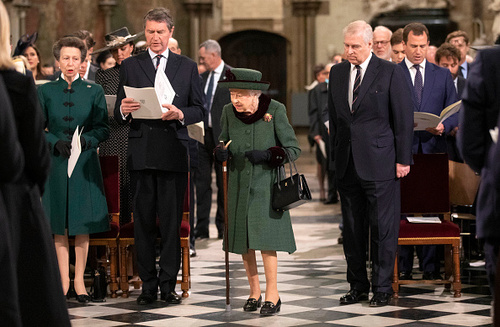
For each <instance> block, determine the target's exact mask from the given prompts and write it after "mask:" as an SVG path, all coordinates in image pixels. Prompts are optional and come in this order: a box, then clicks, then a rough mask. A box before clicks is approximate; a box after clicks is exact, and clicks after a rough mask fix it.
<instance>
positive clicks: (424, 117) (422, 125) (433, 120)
mask: <svg viewBox="0 0 500 327" xmlns="http://www.w3.org/2000/svg"><path fill="white" fill-rule="evenodd" d="M461 104H462V100H459V101H457V102H455V103H452V104H450V105H449V106H448V107H446V108H444V109H443V111H441V114H440V115H439V116H437V115H434V114H431V113H430V112H420V111H419V112H414V113H413V122H414V123H415V124H416V126H415V128H414V130H415V131H425V129H426V128H436V127H437V126H438V125H439V124H441V123H442V122H444V121H445V120H446V119H448V118H449V117H450V116H451V115H453V114H454V113H456V112H458V111H459V110H460V106H461Z"/></svg>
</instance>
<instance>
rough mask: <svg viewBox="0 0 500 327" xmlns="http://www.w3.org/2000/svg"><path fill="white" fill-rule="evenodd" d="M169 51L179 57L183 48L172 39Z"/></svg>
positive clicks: (169, 43)
mask: <svg viewBox="0 0 500 327" xmlns="http://www.w3.org/2000/svg"><path fill="white" fill-rule="evenodd" d="M168 49H169V50H170V51H172V52H173V53H177V54H178V55H180V54H181V52H182V50H181V48H180V47H179V42H178V41H177V40H176V39H174V38H173V37H171V38H170V40H169V41H168Z"/></svg>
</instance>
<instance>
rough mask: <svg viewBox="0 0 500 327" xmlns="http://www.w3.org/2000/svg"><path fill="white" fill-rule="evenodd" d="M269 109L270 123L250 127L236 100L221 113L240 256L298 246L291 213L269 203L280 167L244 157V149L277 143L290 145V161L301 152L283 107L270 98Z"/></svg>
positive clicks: (233, 234) (234, 240) (233, 243)
mask: <svg viewBox="0 0 500 327" xmlns="http://www.w3.org/2000/svg"><path fill="white" fill-rule="evenodd" d="M267 113H268V114H270V115H271V116H272V119H271V120H270V121H269V122H267V121H265V120H264V119H260V120H258V121H256V122H255V123H253V124H248V125H247V124H245V123H243V122H242V121H241V120H239V119H238V118H237V117H236V116H235V114H234V111H233V105H232V104H227V105H226V106H225V107H224V110H223V112H222V117H221V125H222V133H221V135H220V137H219V140H221V141H224V143H227V142H228V141H229V140H232V142H231V144H230V145H229V151H230V152H231V157H230V159H229V160H228V171H229V174H228V175H229V176H228V191H229V192H228V193H229V196H228V200H229V201H228V209H229V215H228V216H229V217H228V218H229V223H228V232H229V235H228V240H229V251H230V252H233V253H237V254H244V253H247V251H248V249H254V250H274V251H285V252H288V253H293V252H295V250H296V247H295V238H294V235H293V230H292V224H291V221H290V213H289V212H288V211H285V212H278V211H275V210H273V209H272V207H271V195H272V188H273V184H274V183H275V181H276V168H271V167H270V166H269V165H268V164H255V165H254V164H252V163H251V162H250V161H248V159H247V158H246V157H245V152H246V151H250V150H267V149H269V148H270V147H273V146H277V145H278V141H279V144H280V145H281V146H282V147H284V148H286V149H288V151H289V153H290V156H291V158H292V160H296V159H297V158H298V156H299V155H300V148H299V143H298V141H297V138H296V137H295V132H294V130H293V128H292V126H291V125H290V123H289V122H288V118H287V116H286V109H285V106H284V105H283V104H281V103H279V102H277V101H274V100H271V103H270V104H269V107H268V110H267Z"/></svg>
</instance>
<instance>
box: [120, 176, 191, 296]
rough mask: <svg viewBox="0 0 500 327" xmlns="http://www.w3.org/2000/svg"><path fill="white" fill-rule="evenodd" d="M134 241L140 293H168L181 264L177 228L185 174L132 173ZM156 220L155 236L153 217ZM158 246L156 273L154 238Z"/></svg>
mask: <svg viewBox="0 0 500 327" xmlns="http://www.w3.org/2000/svg"><path fill="white" fill-rule="evenodd" d="M130 174H131V176H132V177H133V180H134V181H135V183H136V187H135V195H134V238H135V246H136V250H137V268H138V271H139V277H141V280H142V282H143V285H142V289H143V291H145V290H147V291H154V292H156V291H157V290H158V285H159V286H160V290H161V291H162V292H170V291H173V290H174V289H175V285H176V282H177V273H178V272H179V268H180V264H181V247H180V238H179V237H180V236H179V235H180V226H181V221H182V211H183V203H184V195H185V191H186V186H187V173H186V172H170V171H162V170H135V171H131V172H130ZM157 217H158V221H159V232H160V235H158V234H157V227H156V218H157ZM157 237H160V238H161V243H160V272H159V274H158V273H157V271H156V251H155V242H156V238H157Z"/></svg>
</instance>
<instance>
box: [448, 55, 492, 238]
mask: <svg viewBox="0 0 500 327" xmlns="http://www.w3.org/2000/svg"><path fill="white" fill-rule="evenodd" d="M498 58H500V48H493V49H487V50H482V51H480V52H479V53H478V54H477V56H476V59H475V60H474V62H473V63H472V65H471V68H470V70H469V75H468V78H467V83H466V86H465V90H464V94H463V98H462V101H463V107H462V110H461V113H460V127H459V129H458V143H459V149H460V150H461V151H462V157H463V158H464V161H465V162H466V163H467V164H468V165H469V166H470V167H471V168H472V169H473V170H474V171H476V172H481V184H480V187H479V194H478V199H477V208H476V217H477V236H478V237H479V238H484V239H496V240H497V241H496V242H497V243H500V235H499V233H498V231H499V230H500V219H499V218H500V217H499V216H498V213H499V211H498V209H499V208H498V203H500V202H498V200H499V197H500V196H499V194H500V193H499V190H498V185H499V184H498V174H499V173H498V167H499V164H498V158H499V155H498V151H499V150H498V145H497V146H496V147H495V150H494V151H495V152H496V153H495V152H493V151H492V153H490V148H492V146H491V145H492V144H493V142H492V140H491V137H490V133H489V130H490V129H493V128H495V126H497V124H498V123H497V122H498V119H499V118H500V117H499V112H500V74H499V72H500V61H499V60H498ZM488 155H489V156H490V158H489V159H490V160H487V158H488ZM495 158H496V159H495ZM495 206H496V207H495Z"/></svg>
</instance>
